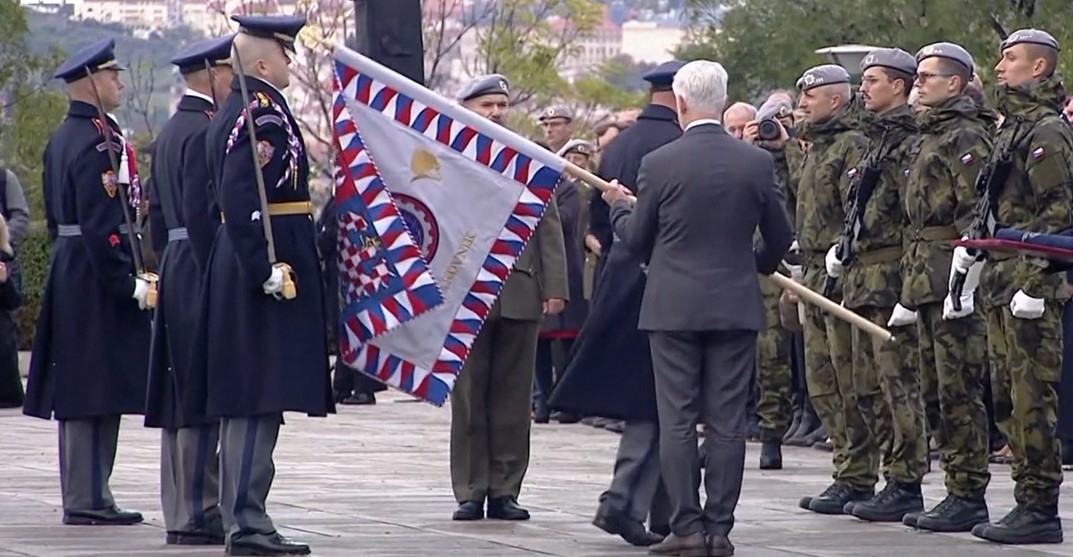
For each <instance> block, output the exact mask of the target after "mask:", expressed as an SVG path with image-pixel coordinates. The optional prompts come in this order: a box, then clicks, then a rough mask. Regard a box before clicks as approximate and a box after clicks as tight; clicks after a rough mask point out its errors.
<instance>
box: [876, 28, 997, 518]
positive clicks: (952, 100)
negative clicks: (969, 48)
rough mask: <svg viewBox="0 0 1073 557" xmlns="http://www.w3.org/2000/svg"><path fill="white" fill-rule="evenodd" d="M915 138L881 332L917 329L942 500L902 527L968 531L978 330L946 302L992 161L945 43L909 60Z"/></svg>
mask: <svg viewBox="0 0 1073 557" xmlns="http://www.w3.org/2000/svg"><path fill="white" fill-rule="evenodd" d="M916 61H917V69H916V82H915V83H914V86H915V87H916V90H917V94H918V102H919V103H920V104H921V105H922V106H924V107H925V108H926V110H925V111H924V112H923V114H921V115H920V116H919V117H918V125H919V128H920V130H919V133H920V135H919V139H918V140H917V142H916V144H915V146H914V147H913V155H912V163H911V164H910V166H909V180H908V182H907V184H906V188H905V193H904V194H903V195H904V198H905V208H906V216H907V217H908V220H909V225H908V226H909V228H908V230H907V231H906V232H905V234H906V235H907V237H906V238H905V250H906V254H905V256H904V258H903V266H902V268H903V269H904V270H905V272H904V273H903V275H902V290H901V299H900V300H899V303H898V305H896V306H895V307H894V311H893V312H892V313H891V318H890V321H889V322H888V325H889V326H891V327H893V328H894V330H895V331H896V332H897V331H899V330H901V329H903V328H905V327H908V326H910V325H912V324H913V323H916V324H917V335H918V346H919V348H918V357H919V370H920V372H919V373H920V377H921V386H922V389H923V390H924V391H925V392H930V394H925V395H924V398H925V399H928V398H930V397H934V398H935V399H937V400H938V401H939V413H938V419H937V423H935V424H932V425H933V431H932V433H933V435H935V437H936V439H937V440H938V442H939V461H940V463H941V464H942V469H943V475H944V476H945V484H946V491H947V496H946V498H945V499H944V500H943V501H942V502H940V503H939V504H938V505H936V506H935V507H933V508H932V509H931V510H929V511H927V512H925V513H923V514H921V513H908V514H906V515H905V516H904V517H903V518H902V522H903V523H904V524H906V525H908V526H916V527H917V528H920V529H923V530H931V531H935V532H968V531H969V530H971V529H972V527H973V526H974V525H976V524H978V523H979V522H986V521H987V518H988V514H987V504H986V503H985V502H984V493H985V492H986V491H987V485H988V483H989V482H990V481H991V474H990V473H989V472H988V471H987V457H988V444H989V443H988V435H987V432H988V425H987V413H986V409H985V407H984V403H983V391H982V389H983V385H984V381H985V376H984V374H985V373H986V371H985V370H986V368H985V367H984V352H983V350H984V346H983V344H984V330H983V321H982V319H981V318H980V314H979V313H976V312H974V311H973V310H974V307H973V295H972V292H971V291H967V292H966V296H963V297H962V298H961V300H960V305H961V309H960V310H955V307H954V303H953V300H951V299H950V296H949V295H948V281H949V278H950V274H951V272H952V270H951V268H950V257H951V252H952V251H953V248H952V247H951V241H952V240H956V239H957V238H958V236H959V235H960V232H959V231H960V230H965V229H966V228H968V226H969V223H970V222H971V221H972V211H973V207H975V204H976V199H977V193H976V188H975V184H976V179H977V177H978V175H979V174H980V171H981V169H982V168H983V166H984V163H985V161H986V160H987V158H988V156H989V154H990V153H991V141H990V134H991V130H992V129H993V127H994V124H993V118H992V117H991V116H990V113H988V112H987V111H986V110H983V109H981V108H980V107H978V106H977V105H976V104H975V103H974V102H973V100H972V99H971V98H970V97H969V96H968V94H967V91H968V87H969V83H970V81H971V78H972V75H973V71H974V64H973V60H972V56H970V55H969V53H968V52H966V51H965V49H964V48H961V47H960V46H958V45H956V44H952V43H935V44H932V45H928V46H925V47H924V48H922V49H920V51H919V52H917V54H916Z"/></svg>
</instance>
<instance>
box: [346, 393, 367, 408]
mask: <svg viewBox="0 0 1073 557" xmlns="http://www.w3.org/2000/svg"><path fill="white" fill-rule="evenodd" d="M339 404H345V405H347V406H369V405H372V404H376V395H374V394H372V393H354V394H353V395H351V396H348V397H346V398H344V399H343V400H340V401H339Z"/></svg>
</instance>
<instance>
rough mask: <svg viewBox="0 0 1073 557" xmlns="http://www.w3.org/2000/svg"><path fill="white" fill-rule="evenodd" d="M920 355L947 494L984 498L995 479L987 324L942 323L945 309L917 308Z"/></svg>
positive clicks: (970, 320) (975, 319) (972, 318)
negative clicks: (986, 383) (991, 462)
mask: <svg viewBox="0 0 1073 557" xmlns="http://www.w3.org/2000/svg"><path fill="white" fill-rule="evenodd" d="M917 315H918V320H917V333H918V335H919V342H918V344H917V346H918V349H917V352H918V354H919V362H920V378H921V385H922V386H923V388H924V390H925V393H926V394H925V399H929V398H930V399H931V400H934V401H935V402H936V405H935V408H936V411H937V413H936V415H935V422H934V424H932V426H931V427H932V428H933V429H932V435H933V436H934V437H935V440H936V441H937V442H938V445H939V462H940V463H941V464H942V469H943V474H944V475H945V481H946V491H947V492H948V493H951V494H953V495H957V496H959V497H965V498H970V499H971V498H976V497H983V495H984V492H985V491H987V484H989V483H990V482H991V473H990V472H988V470H987V457H988V453H989V452H990V451H989V449H990V441H989V436H988V427H989V426H988V421H987V409H986V407H985V406H984V401H983V397H984V395H983V393H984V381H985V376H984V374H985V373H986V371H985V370H986V369H987V367H986V362H985V361H984V360H985V356H984V352H985V344H986V339H985V337H984V321H983V318H982V317H981V316H980V315H978V314H975V313H974V314H972V315H969V316H968V317H963V318H961V319H953V320H950V321H946V320H944V319H943V305H942V304H941V303H934V304H924V305H922V306H920V307H919V308H917Z"/></svg>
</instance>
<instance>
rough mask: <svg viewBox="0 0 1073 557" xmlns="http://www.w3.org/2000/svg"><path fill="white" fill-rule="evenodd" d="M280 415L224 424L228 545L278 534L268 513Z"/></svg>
mask: <svg viewBox="0 0 1073 557" xmlns="http://www.w3.org/2000/svg"><path fill="white" fill-rule="evenodd" d="M282 422H283V417H282V416H280V415H266V416H251V417H248V418H222V419H221V420H220V515H221V518H222V519H223V527H224V535H225V537H226V539H227V542H228V543H231V542H234V541H236V540H239V539H242V538H249V537H256V536H269V535H271V534H273V533H275V532H276V527H275V525H273V524H272V519H271V518H269V517H268V513H266V512H265V502H266V501H267V500H268V492H269V490H270V489H272V480H273V478H275V476H276V466H275V464H274V463H273V462H272V452H273V451H274V450H275V449H276V440H277V438H278V437H279V426H280V425H281V424H282Z"/></svg>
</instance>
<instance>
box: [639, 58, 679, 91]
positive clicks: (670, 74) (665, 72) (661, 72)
mask: <svg viewBox="0 0 1073 557" xmlns="http://www.w3.org/2000/svg"><path fill="white" fill-rule="evenodd" d="M684 65H686V63H685V62H682V61H680V60H671V61H669V62H664V63H662V64H660V65H658V66H656V67H655V68H653V69H651V70H649V71H647V72H645V73H644V75H642V76H641V79H643V80H645V81H647V82H649V83H651V84H652V87H656V88H669V87H670V86H671V84H672V83H674V75H675V74H676V73H678V70H680V69H682V66H684Z"/></svg>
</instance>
